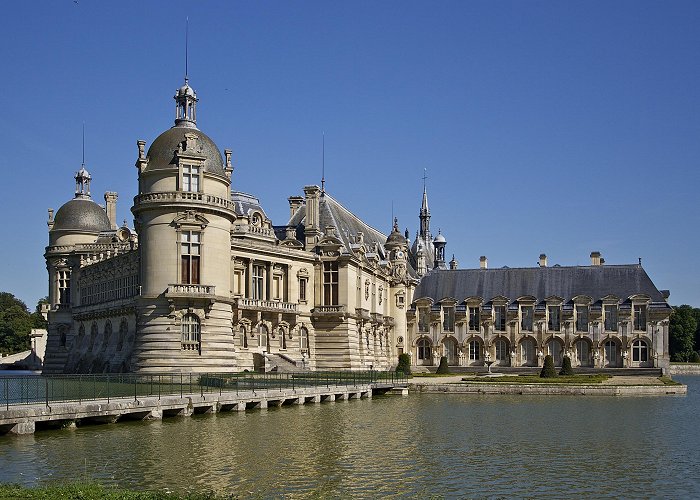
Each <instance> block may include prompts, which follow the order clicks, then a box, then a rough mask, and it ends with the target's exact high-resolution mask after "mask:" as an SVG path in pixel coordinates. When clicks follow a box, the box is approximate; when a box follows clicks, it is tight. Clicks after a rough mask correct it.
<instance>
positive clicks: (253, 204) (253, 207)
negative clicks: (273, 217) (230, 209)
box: [231, 191, 267, 218]
mask: <svg viewBox="0 0 700 500" xmlns="http://www.w3.org/2000/svg"><path fill="white" fill-rule="evenodd" d="M231 201H232V202H233V205H234V210H235V212H236V215H243V216H246V217H247V216H249V215H250V214H252V213H253V212H260V213H261V214H263V216H264V217H266V218H267V214H266V213H265V210H263V207H262V206H261V205H260V200H259V199H258V198H256V197H255V196H253V195H252V194H248V193H242V192H240V191H234V192H232V193H231Z"/></svg>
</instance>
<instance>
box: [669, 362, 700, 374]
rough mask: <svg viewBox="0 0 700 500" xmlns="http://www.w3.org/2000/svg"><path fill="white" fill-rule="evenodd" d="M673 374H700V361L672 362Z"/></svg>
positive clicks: (671, 370) (671, 369)
mask: <svg viewBox="0 0 700 500" xmlns="http://www.w3.org/2000/svg"><path fill="white" fill-rule="evenodd" d="M669 371H670V373H671V375H700V363H671V367H670V368H669Z"/></svg>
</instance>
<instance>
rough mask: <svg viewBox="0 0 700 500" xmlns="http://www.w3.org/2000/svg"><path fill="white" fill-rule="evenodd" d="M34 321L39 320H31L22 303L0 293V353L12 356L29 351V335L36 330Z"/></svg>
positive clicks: (9, 295)
mask: <svg viewBox="0 0 700 500" xmlns="http://www.w3.org/2000/svg"><path fill="white" fill-rule="evenodd" d="M42 320H43V318H42ZM35 321H36V322H38V321H39V320H38V319H35V318H32V315H31V314H30V313H29V309H27V305H26V304H25V303H24V302H22V301H21V300H19V299H18V298H17V297H15V296H14V295H12V294H11V293H8V292H0V352H2V353H3V354H13V353H16V352H22V351H26V350H27V349H29V333H30V331H31V329H32V328H36V327H35V326H34V324H35ZM39 328H42V327H39Z"/></svg>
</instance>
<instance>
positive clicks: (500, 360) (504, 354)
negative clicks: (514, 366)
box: [491, 335, 510, 366]
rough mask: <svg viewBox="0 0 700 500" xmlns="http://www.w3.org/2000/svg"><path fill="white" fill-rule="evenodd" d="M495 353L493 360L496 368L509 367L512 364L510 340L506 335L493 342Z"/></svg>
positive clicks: (499, 336)
mask: <svg viewBox="0 0 700 500" xmlns="http://www.w3.org/2000/svg"><path fill="white" fill-rule="evenodd" d="M491 345H492V346H493V353H492V357H491V359H492V360H493V361H494V364H495V365H496V366H508V365H509V364H510V340H509V339H508V337H506V336H505V335H498V336H497V337H496V338H494V339H493V342H491Z"/></svg>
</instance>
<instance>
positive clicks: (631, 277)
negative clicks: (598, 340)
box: [413, 264, 665, 303]
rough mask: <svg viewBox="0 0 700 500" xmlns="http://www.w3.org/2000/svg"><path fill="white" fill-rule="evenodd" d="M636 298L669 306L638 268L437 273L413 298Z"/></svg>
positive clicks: (538, 268)
mask: <svg viewBox="0 0 700 500" xmlns="http://www.w3.org/2000/svg"><path fill="white" fill-rule="evenodd" d="M635 294H646V295H648V296H649V297H651V301H652V302H658V303H665V300H664V297H663V295H662V294H661V292H660V291H659V290H658V289H657V288H656V286H655V285H654V283H653V282H652V281H651V279H650V278H649V276H648V275H647V273H646V271H644V269H643V268H642V267H641V266H640V265H637V264H632V265H619V266H614V265H607V264H606V265H603V266H574V267H528V268H514V269H508V268H501V269H454V270H450V269H447V270H438V269H435V270H433V271H431V272H430V273H429V274H427V275H426V276H425V277H423V279H422V280H421V282H420V284H419V285H418V287H417V288H416V291H415V293H414V294H413V297H414V300H416V299H420V298H424V297H429V298H431V299H433V300H434V301H439V300H442V299H444V298H446V297H452V298H454V299H456V300H457V301H458V302H461V301H463V300H464V299H466V298H467V297H481V298H482V299H483V300H484V301H485V302H487V301H490V300H491V299H492V298H494V297H497V296H504V297H506V298H508V299H509V300H511V301H514V300H517V299H518V298H519V297H524V296H526V295H532V296H534V297H535V298H536V299H537V301H538V302H541V301H543V300H544V299H546V298H548V297H552V296H558V297H561V298H563V299H564V300H565V301H570V300H571V299H572V298H574V297H576V296H578V295H587V296H589V297H591V298H592V299H593V301H594V302H595V301H598V300H600V299H601V298H603V297H605V296H607V295H615V296H617V297H618V298H619V299H620V300H621V301H625V300H627V299H628V298H629V297H630V296H632V295H635Z"/></svg>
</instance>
